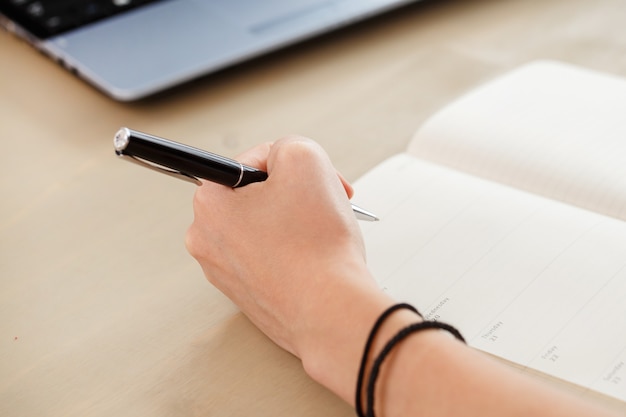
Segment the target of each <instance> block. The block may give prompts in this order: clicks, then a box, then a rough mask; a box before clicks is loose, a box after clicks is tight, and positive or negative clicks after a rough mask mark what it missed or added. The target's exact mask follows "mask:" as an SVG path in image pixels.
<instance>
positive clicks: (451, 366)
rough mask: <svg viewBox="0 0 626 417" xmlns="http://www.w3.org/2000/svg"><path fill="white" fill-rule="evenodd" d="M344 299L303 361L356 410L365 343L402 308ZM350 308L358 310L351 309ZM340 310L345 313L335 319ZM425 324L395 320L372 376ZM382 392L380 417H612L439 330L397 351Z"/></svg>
mask: <svg viewBox="0 0 626 417" xmlns="http://www.w3.org/2000/svg"><path fill="white" fill-rule="evenodd" d="M344 294H350V297H346V301H341V302H338V303H326V306H325V309H324V310H325V313H326V314H328V316H327V317H330V318H325V316H324V315H323V314H321V313H320V315H319V316H318V317H319V318H320V320H321V321H323V323H324V325H323V327H320V330H321V331H323V334H324V335H325V336H324V337H323V338H321V339H320V338H315V337H312V338H311V339H309V340H307V345H308V346H309V347H310V349H308V350H306V351H304V352H303V355H302V359H303V363H304V366H305V369H306V370H307V372H308V373H309V375H311V376H312V377H313V378H314V379H316V380H317V381H318V382H320V383H321V384H323V385H325V386H326V387H328V388H329V389H330V390H331V391H333V392H335V393H336V394H337V395H339V396H340V397H341V398H343V399H344V400H345V401H347V402H349V403H350V404H352V405H354V397H355V387H356V377H357V373H358V367H359V363H360V359H361V356H362V354H363V348H364V344H365V340H366V339H367V335H368V334H369V331H370V330H371V326H372V325H373V323H374V322H375V321H376V319H377V318H378V316H379V315H380V314H381V313H382V312H383V311H384V310H385V309H386V308H387V307H389V306H390V305H392V304H393V303H394V302H393V301H392V300H391V299H389V298H388V297H387V296H386V295H384V294H383V293H382V292H380V291H379V290H378V289H373V288H372V287H369V286H368V287H367V288H366V289H363V288H359V290H358V291H357V292H354V291H352V290H351V289H347V288H344ZM347 300H353V302H352V303H351V304H344V303H347V302H348V301H347ZM354 300H360V302H355V301H354ZM336 308H339V309H341V311H333V310H334V309H336ZM419 321H421V318H420V317H419V316H417V315H416V314H414V313H412V312H410V311H409V310H399V311H397V312H395V313H393V314H392V315H391V316H390V317H389V318H388V319H387V320H386V321H385V324H384V325H383V326H382V327H381V328H380V331H379V332H378V334H377V336H376V338H375V340H374V346H373V347H372V354H371V357H370V358H369V360H368V369H369V368H370V367H371V364H372V362H373V357H374V356H376V355H377V354H378V353H379V352H380V350H381V349H382V348H383V346H384V344H385V343H386V342H387V341H389V340H390V339H391V338H392V337H393V336H394V335H395V334H396V333H397V332H398V331H399V330H400V329H402V328H404V327H406V326H407V325H409V324H412V323H417V322H419ZM312 336H315V334H313V335H312ZM313 339H316V340H313ZM365 380H366V381H367V374H366V379H365ZM376 387H377V389H376V391H375V398H376V415H378V416H379V417H394V416H408V415H411V416H420V415H424V416H461V415H462V416H464V417H466V416H481V417H485V416H486V417H489V416H524V417H527V416H546V417H548V416H550V417H553V416H568V417H576V416H580V417H583V416H594V417H599V416H605V415H606V416H609V415H610V413H608V412H607V411H603V410H600V409H598V408H596V407H594V406H593V405H591V404H588V403H587V402H584V401H582V400H580V399H578V398H576V397H573V396H570V395H568V394H565V393H562V392H560V391H558V390H556V389H554V388H552V387H550V386H548V385H547V384H544V383H542V382H539V381H537V380H534V379H532V378H531V377H529V376H527V375H524V374H522V373H520V372H519V371H517V370H515V369H512V368H509V367H507V366H505V365H503V364H501V363H498V362H497V361H496V360H494V359H492V358H489V357H487V356H486V355H484V354H482V353H480V352H477V351H475V350H473V349H471V348H469V347H467V346H466V345H464V344H462V343H461V342H459V341H457V340H456V339H454V338H453V337H451V335H450V334H448V333H446V332H443V331H436V330H425V331H421V332H418V333H415V334H413V335H411V336H409V337H408V338H407V339H405V340H404V341H402V342H401V343H400V344H399V345H398V346H396V347H395V348H394V349H393V350H392V352H391V354H390V355H389V356H388V357H387V359H386V360H385V362H384V365H383V366H382V368H381V373H380V375H379V377H378V382H377V385H376ZM363 398H365V394H363Z"/></svg>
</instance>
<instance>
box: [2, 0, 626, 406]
mask: <svg viewBox="0 0 626 417" xmlns="http://www.w3.org/2000/svg"><path fill="white" fill-rule="evenodd" d="M624 21H626V2H624V1H623V0H598V1H583V0H549V1H545V0H543V1H540V0H509V1H499V0H473V1H472V0H466V1H462V0H458V1H445V0H441V1H432V2H429V3H427V4H424V5H420V4H417V5H414V6H410V7H407V8H404V9H402V10H401V11H398V12H394V13H391V14H388V15H386V16H383V17H382V18H378V19H375V20H373V21H370V22H367V23H366V24H360V25H357V26H355V27H352V28H349V29H346V30H342V31H340V32H338V33H335V34H332V35H330V36H325V37H322V38H321V39H317V40H315V41H311V42H307V43H305V44H302V45H299V46H296V47H293V48H289V49H288V50H286V51H282V52H279V53H276V54H273V55H271V56H269V57H266V58H263V59H259V60H256V61H254V62H252V63H249V64H246V65H242V66H240V67H237V68H234V69H231V70H229V71H225V72H222V73H220V74H216V75H213V76H210V77H206V78H204V79H201V80H198V81H195V82H193V83H190V84H187V85H184V86H181V87H179V88H176V89H174V90H172V91H169V92H166V93H164V94H161V95H159V96H157V97H153V98H151V99H147V100H144V101H142V102H139V103H133V104H123V103H116V102H114V101H111V100H110V99H108V98H106V97H105V96H103V95H101V94H100V93H99V92H97V91H95V90H94V89H92V88H91V87H89V86H87V85H86V84H84V83H83V82H80V81H78V80H77V79H75V78H74V77H73V76H72V75H71V74H69V73H68V72H66V71H65V70H63V69H62V68H60V67H59V66H58V65H57V64H55V63H53V62H52V61H50V60H49V59H47V58H46V57H44V56H42V55H40V54H39V53H37V52H36V51H34V50H33V49H32V48H30V47H29V46H28V45H26V44H25V43H23V42H21V41H19V40H17V39H16V38H14V37H13V36H12V35H9V34H7V33H0V51H1V54H2V65H0V137H1V138H2V151H1V152H0V169H1V170H2V176H1V177H0V184H1V189H0V195H2V202H1V203H0V279H1V280H2V281H1V282H2V291H1V292H0V358H1V359H0V415H2V416H12V417H14V416H38V417H41V416H64V417H67V416H81V417H84V416H111V415H115V416H120V417H122V416H134V417H138V416H151V417H166V416H220V417H222V416H241V415H260V416H277V415H298V416H313V415H315V416H319V415H334V416H351V415H353V410H352V409H351V408H350V407H349V406H347V405H346V404H344V403H343V402H342V401H340V400H338V399H337V398H336V397H334V396H333V395H332V394H330V393H329V392H327V391H326V390H325V389H324V388H322V387H320V386H318V385H317V384H315V383H314V382H312V381H311V380H310V379H309V378H308V377H307V376H306V374H305V373H304V372H303V370H302V367H301V364H300V363H299V361H298V360H297V359H296V358H294V357H292V356H290V355H289V354H287V353H285V352H283V351H282V350H280V349H279V348H277V347H276V346H275V345H273V344H272V343H271V342H270V341H268V340H267V339H266V338H265V337H264V336H263V335H262V334H261V333H260V332H259V331H258V330H257V329H256V328H254V327H253V326H252V325H251V324H250V323H249V321H248V320H247V319H246V318H245V317H243V316H242V315H241V314H240V313H238V311H237V309H236V308H235V307H234V306H233V305H232V304H231V303H230V301H229V300H227V299H226V298H225V297H224V296H223V295H221V294H220V293H219V292H218V291H217V290H215V289H214V288H212V287H211V286H210V285H209V284H208V283H207V282H206V281H205V280H204V277H203V276H202V273H201V271H200V268H199V267H198V266H197V265H196V264H195V262H194V261H193V260H192V259H191V257H190V256H188V255H187V253H186V251H185V249H184V243H183V239H184V233H185V230H186V228H187V226H188V225H189V223H190V221H191V218H192V213H191V205H190V202H191V198H192V195H193V186H191V185H189V184H187V183H183V182H180V181H177V180H174V179H171V178H168V177H165V176H159V175H156V174H154V173H153V172H150V171H148V170H142V169H140V168H137V167H136V166H134V165H132V164H126V163H123V162H120V161H119V160H118V159H116V158H115V157H114V154H113V148H112V136H113V134H114V133H115V131H116V130H117V129H118V127H120V126H123V125H124V126H129V127H132V128H135V129H138V130H144V131H147V132H151V133H154V134H158V135H162V136H165V137H171V138H172V139H177V140H180V141H183V142H186V143H189V144H191V145H194V146H198V147H202V148H205V149H209V150H212V151H215V152H217V153H222V154H225V155H229V156H235V155H236V154H238V153H239V152H242V151H243V150H245V149H247V148H249V147H251V146H253V145H255V144H257V143H260V142H263V141H268V140H274V139H276V138H278V137H280V136H282V135H285V134H288V133H301V134H305V135H308V136H310V137H312V138H314V139H316V140H318V141H319V142H320V143H321V144H322V145H323V146H324V147H325V148H326V149H327V151H328V152H329V153H330V155H331V157H332V159H333V161H334V162H335V164H336V165H337V167H338V168H339V169H340V170H341V171H342V172H343V173H344V174H345V175H346V177H347V178H348V179H350V180H354V179H356V178H357V177H358V176H359V175H361V174H362V173H364V172H365V171H366V170H367V169H369V168H370V167H372V166H373V165H374V164H376V163H377V162H379V161H381V160H382V159H384V158H385V157H387V156H389V155H391V154H393V153H395V152H398V151H400V150H402V149H404V148H405V146H406V145H407V143H408V141H409V139H410V137H411V135H412V134H413V132H414V131H415V129H416V128H417V127H418V126H419V125H420V123H421V122H423V121H424V120H425V119H426V118H427V117H428V116H429V115H430V114H432V113H433V112H434V111H435V110H437V109H438V108H439V107H441V106H443V105H444V104H446V103H447V102H449V101H450V100H451V99H453V98H454V97H456V96H458V95H459V94H461V93H463V92H464V91H467V90H468V89H470V88H472V87H474V86H476V85H478V84H479V83H481V82H483V81H485V80H487V79H489V78H491V77H493V76H495V75H497V74H500V73H502V72H504V71H506V70H509V69H511V68H513V67H516V66H518V65H520V64H522V63H525V62H527V61H530V60H534V59H541V58H551V59H560V60H564V61H567V62H571V63H574V64H580V65H583V66H587V67H590V68H595V69H599V70H604V71H607V72H610V73H614V74H619V75H624V76H626V29H625V27H624ZM555 383H556V382H555ZM592 397H593V398H594V400H597V401H600V402H603V403H606V404H608V405H609V406H614V407H617V408H618V409H620V410H625V411H626V405H624V404H622V403H616V402H614V401H611V400H609V399H606V398H601V397H597V396H592Z"/></svg>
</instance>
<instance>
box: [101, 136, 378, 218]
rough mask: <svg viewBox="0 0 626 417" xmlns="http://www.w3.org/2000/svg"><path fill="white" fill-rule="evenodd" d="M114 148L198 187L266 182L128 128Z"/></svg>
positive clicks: (246, 169) (232, 163) (258, 174)
mask: <svg viewBox="0 0 626 417" xmlns="http://www.w3.org/2000/svg"><path fill="white" fill-rule="evenodd" d="M113 145H114V147H115V153H116V154H117V155H118V156H121V157H125V159H127V160H129V161H131V162H135V163H138V164H140V165H142V166H144V167H147V168H150V169H154V170H157V171H159V172H163V173H165V174H168V175H171V176H174V177H177V178H181V179H184V180H186V181H190V182H193V183H194V184H197V185H200V184H201V182H200V180H199V178H202V179H204V180H207V181H211V182H215V183H218V184H222V185H225V186H228V187H232V188H237V187H243V186H244V185H247V184H250V183H253V182H261V181H265V180H266V179H267V173H266V172H264V171H261V170H259V169H256V168H253V167H250V166H247V165H244V164H242V163H240V162H238V161H236V160H234V159H230V158H226V157H224V156H220V155H217V154H214V153H211V152H207V151H203V150H201V149H198V148H194V147H191V146H187V145H183V144H182V143H178V142H174V141H171V140H169V139H163V138H160V137H157V136H153V135H149V134H147V133H142V132H138V131H136V130H132V129H129V128H127V127H123V128H121V129H120V130H119V131H118V132H117V133H116V134H115V137H114V139H113ZM352 210H353V211H354V213H355V215H356V216H357V218H358V219H360V220H369V221H376V220H378V217H377V216H376V215H374V214H372V213H370V212H368V211H367V210H363V209H362V208H360V207H358V206H355V205H354V204H352Z"/></svg>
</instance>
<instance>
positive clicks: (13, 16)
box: [0, 0, 416, 101]
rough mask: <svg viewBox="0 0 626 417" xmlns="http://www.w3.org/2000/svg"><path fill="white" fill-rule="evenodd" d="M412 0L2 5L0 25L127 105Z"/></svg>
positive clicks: (34, 0)
mask: <svg viewBox="0 0 626 417" xmlns="http://www.w3.org/2000/svg"><path fill="white" fill-rule="evenodd" d="M414 1H416V0H0V24H1V25H2V26H4V27H5V28H6V29H8V30H9V31H11V32H14V33H15V34H17V35H18V36H20V37H22V38H24V39H26V40H27V41H28V42H29V43H30V44H32V45H34V46H35V47H37V48H38V49H40V50H41V51H43V52H44V53H45V54H46V55H48V56H50V57H51V58H53V59H55V60H56V61H58V62H59V63H60V64H62V65H63V66H64V67H66V68H67V69H68V70H70V71H71V72H73V73H74V74H76V75H78V76H79V77H80V78H82V79H84V80H86V81H87V82H89V83H90V84H92V85H94V86H95V87H97V88H98V89H99V90H101V91H103V92H104V93H106V94H107V95H109V96H110V97H112V98H114V99H116V100H120V101H132V100H138V99H141V98H144V97H147V96H149V95H151V94H154V93H157V92H159V91H162V90H165V89H168V88H170V87H173V86H176V85H178V84H181V83H183V82H186V81H189V80H192V79H194V78H198V77H200V76H203V75H206V74H209V73H211V72H214V71H217V70H219V69H223V68H226V67H228V66H232V65H234V64H236V63H240V62H242V61H245V60H248V59H251V58H253V57H257V56H259V55H261V54H264V53H267V52H269V51H272V50H276V49H278V48H281V47H284V46H287V45H290V44H293V43H295V42H298V41H301V40H304V39H307V38H311V37H313V36H315V35H319V34H322V33H325V32H328V31H330V30H333V29H337V28H339V27H342V26H345V25H348V24H350V23H353V22H356V21H359V20H362V19H365V18H368V17H372V16H374V15H377V14H381V13H383V12H385V11H388V10H391V9H393V8H396V7H399V6H401V5H404V4H407V3H412V2H414Z"/></svg>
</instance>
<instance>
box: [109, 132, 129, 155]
mask: <svg viewBox="0 0 626 417" xmlns="http://www.w3.org/2000/svg"><path fill="white" fill-rule="evenodd" d="M129 138H130V130H128V128H127V127H123V128H121V129H120V130H118V131H117V133H116V134H115V137H114V138H113V146H114V147H115V150H116V151H118V152H121V151H123V150H124V149H126V146H128V141H129Z"/></svg>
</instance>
